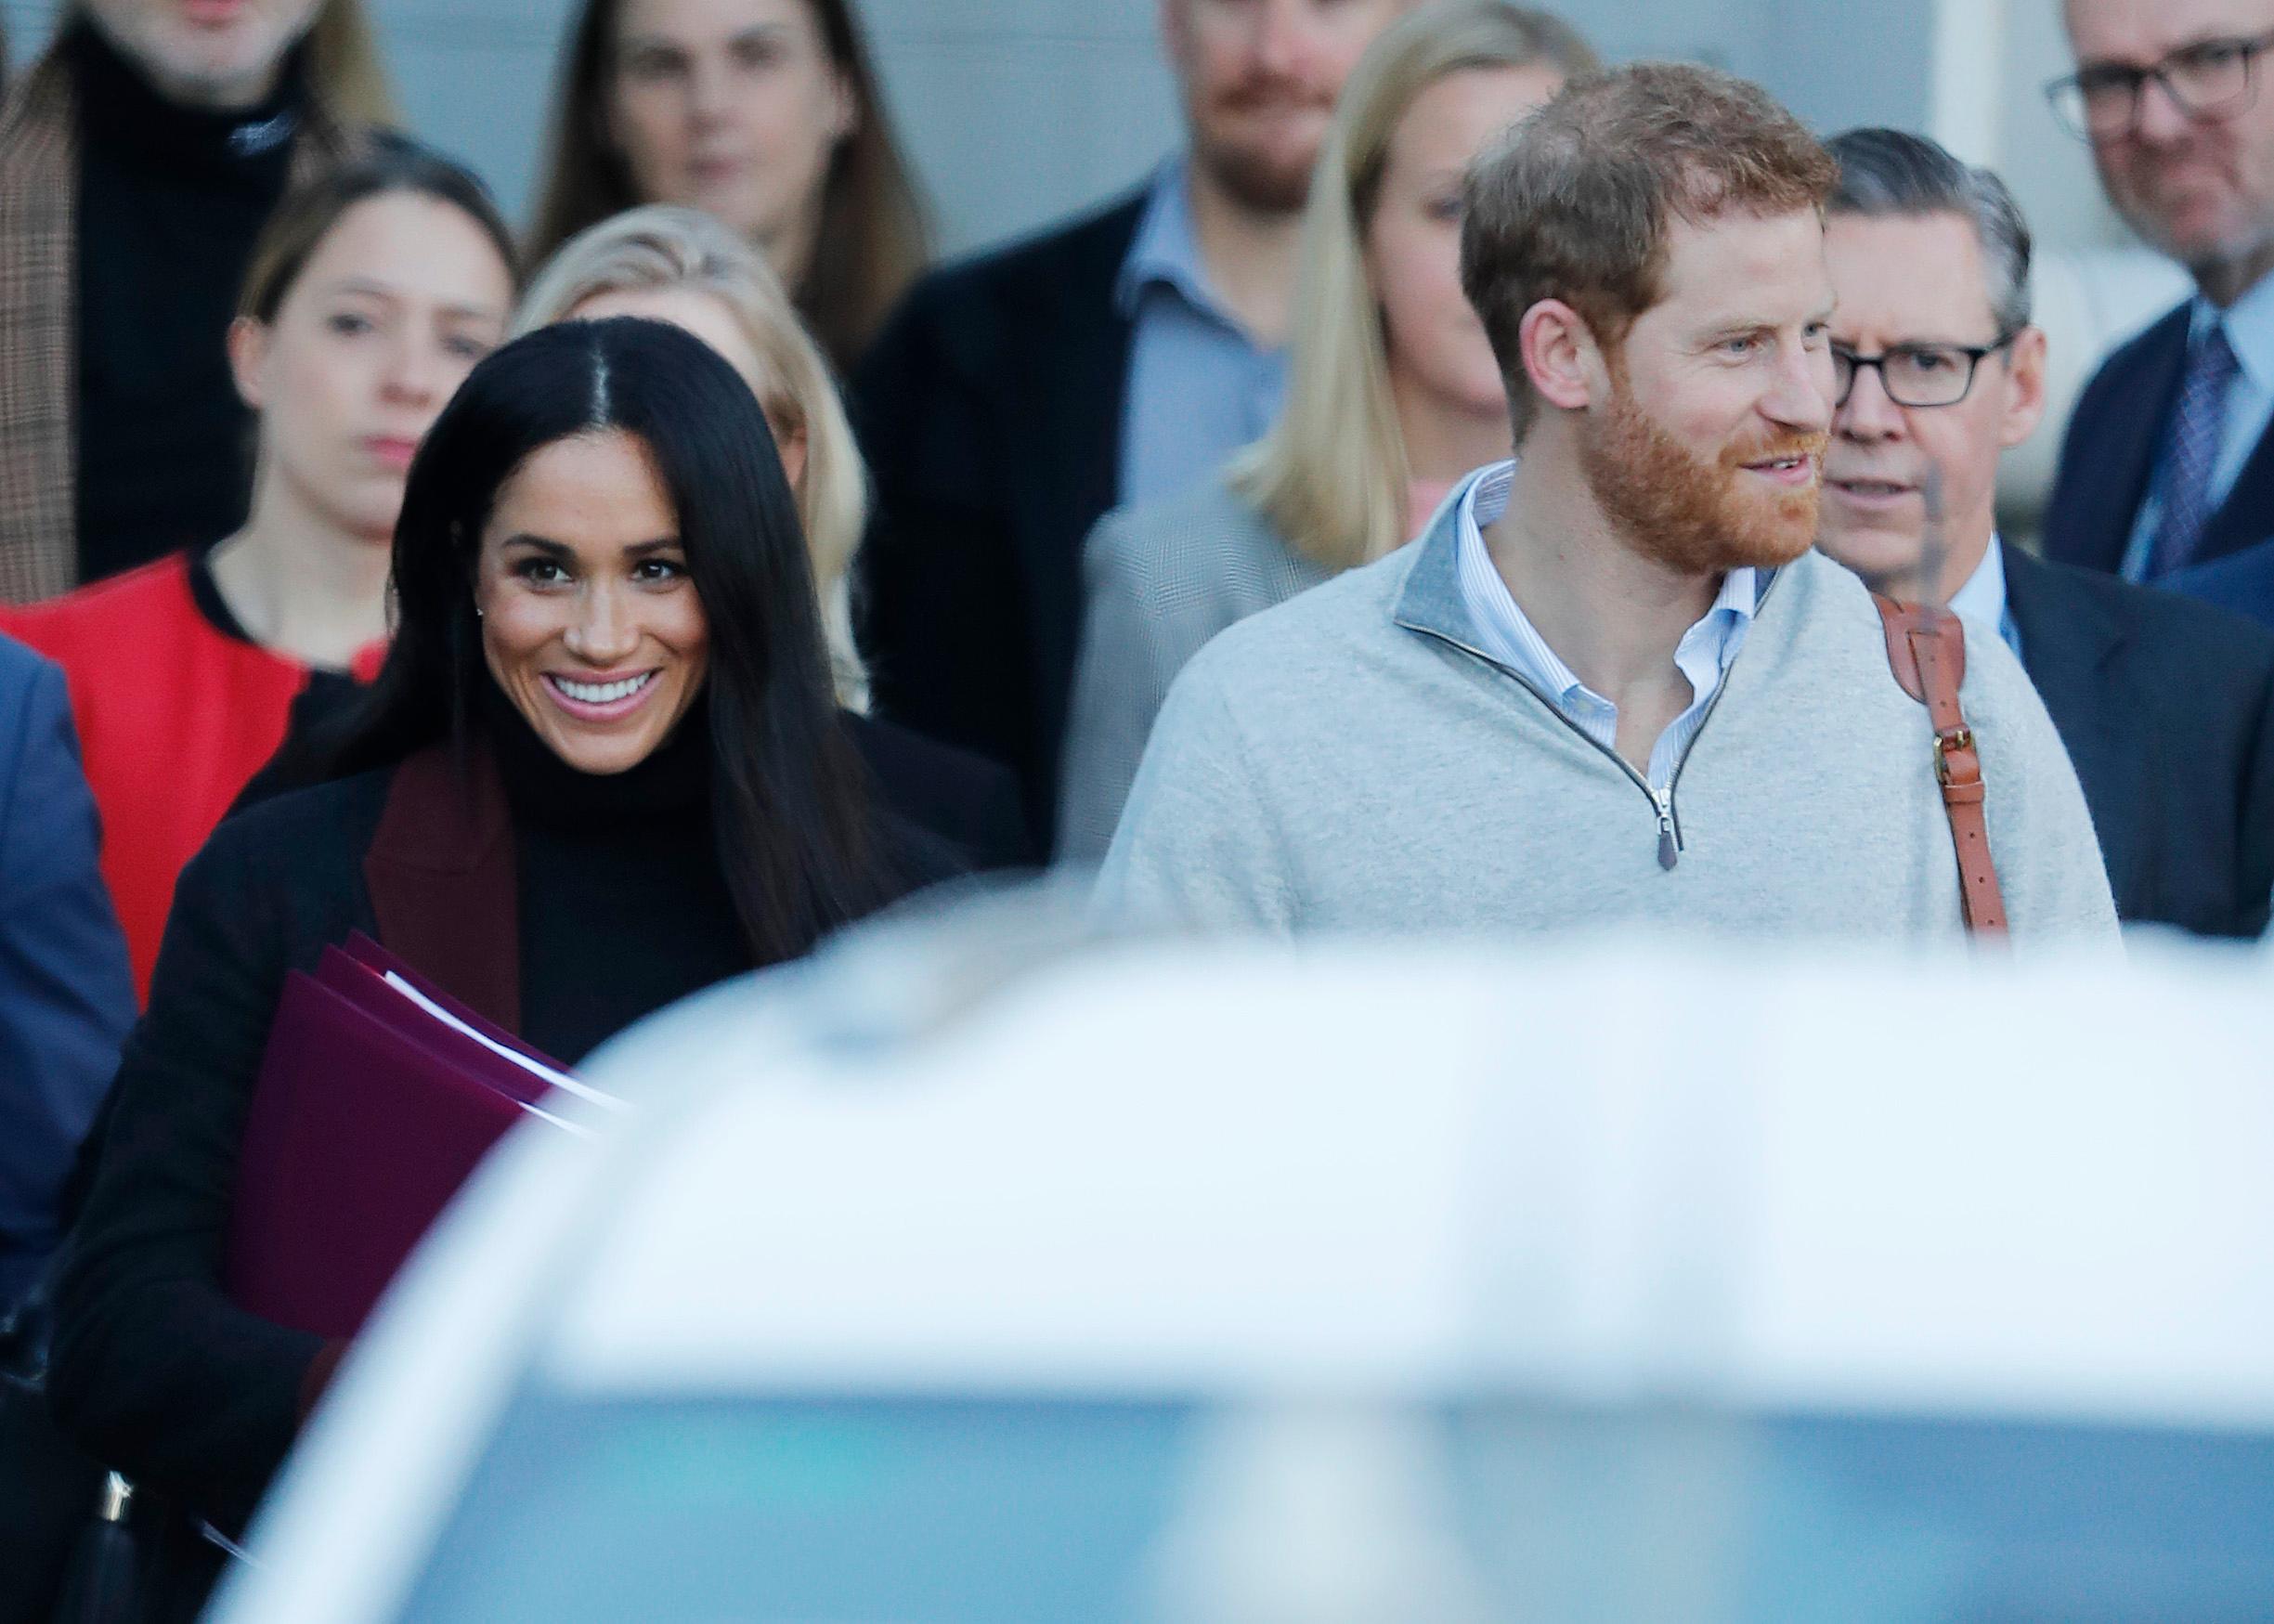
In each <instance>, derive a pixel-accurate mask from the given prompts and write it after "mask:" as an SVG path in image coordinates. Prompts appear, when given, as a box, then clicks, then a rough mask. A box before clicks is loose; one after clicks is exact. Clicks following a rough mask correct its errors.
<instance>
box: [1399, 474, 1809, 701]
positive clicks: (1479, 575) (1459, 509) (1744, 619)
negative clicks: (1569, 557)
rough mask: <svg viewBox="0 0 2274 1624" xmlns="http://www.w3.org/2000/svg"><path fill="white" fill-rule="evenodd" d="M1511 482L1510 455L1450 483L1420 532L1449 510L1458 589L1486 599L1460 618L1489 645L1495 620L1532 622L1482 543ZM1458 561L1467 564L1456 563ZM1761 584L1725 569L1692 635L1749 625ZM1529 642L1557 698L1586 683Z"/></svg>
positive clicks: (1752, 573) (1434, 528)
mask: <svg viewBox="0 0 2274 1624" xmlns="http://www.w3.org/2000/svg"><path fill="white" fill-rule="evenodd" d="M1515 480H1516V464H1515V461H1514V459H1513V458H1512V459H1510V460H1509V461H1505V462H1495V463H1492V464H1490V465H1489V466H1488V467H1485V468H1482V469H1479V470H1478V471H1477V472H1476V473H1475V474H1471V475H1470V476H1469V477H1468V478H1467V479H1465V480H1463V481H1462V483H1461V484H1460V485H1458V486H1456V487H1454V490H1453V494H1452V495H1450V496H1449V497H1448V498H1447V499H1446V505H1445V506H1444V507H1442V508H1440V509H1439V510H1438V515H1437V517H1436V519H1434V520H1432V521H1431V523H1430V526H1429V529H1428V530H1427V531H1425V532H1424V534H1425V535H1428V534H1434V533H1436V532H1438V530H1439V528H1440V526H1442V525H1443V523H1444V520H1445V516H1446V514H1447V513H1448V512H1449V513H1450V514H1451V518H1452V534H1453V546H1454V549H1455V551H1456V552H1457V554H1458V555H1459V556H1458V558H1457V561H1456V573H1457V576H1458V578H1459V580H1460V582H1461V586H1462V591H1464V592H1476V593H1482V594H1485V595H1486V598H1487V602H1486V604H1481V605H1473V606H1472V607H1471V609H1470V613H1469V614H1468V615H1467V616H1466V617H1465V618H1466V619H1467V620H1468V622H1469V628H1470V631H1471V634H1472V636H1476V635H1477V634H1479V633H1482V634H1483V639H1482V640H1483V641H1488V642H1490V643H1499V642H1501V641H1503V640H1501V639H1500V638H1497V637H1493V636H1491V633H1490V630H1489V628H1490V627H1491V626H1492V625H1493V624H1494V623H1495V622H1500V623H1508V622H1514V623H1516V624H1520V625H1523V626H1527V627H1528V626H1530V624H1531V621H1530V619H1529V617H1527V616H1526V615H1525V613H1524V609H1523V606H1522V605H1521V604H1518V603H1517V602H1516V600H1515V596H1514V593H1512V592H1510V591H1509V590H1508V583H1507V582H1506V581H1505V580H1503V579H1502V578H1501V572H1500V570H1499V569H1498V567H1496V566H1495V565H1493V564H1492V562H1491V558H1490V554H1489V552H1488V549H1487V548H1486V546H1485V527H1486V526H1488V525H1491V524H1493V523H1495V522H1496V521H1498V520H1499V518H1500V517H1501V514H1503V513H1506V512H1507V511H1508V498H1509V493H1510V492H1511V491H1512V490H1513V489H1514V486H1515ZM1463 564H1465V565H1466V567H1461V565H1463ZM1766 584H1767V575H1766V572H1764V571H1761V570H1758V569H1753V568H1749V567H1748V568H1744V569H1733V570H1729V571H1726V572H1724V573H1723V575H1722V587H1721V591H1718V592H1716V593H1714V595H1713V603H1712V604H1711V605H1710V606H1709V608H1708V609H1707V610H1706V613H1705V614H1704V615H1703V616H1702V617H1700V618H1699V620H1698V622H1697V626H1696V627H1693V628H1692V629H1691V631H1692V633H1695V632H1696V630H1697V628H1698V627H1704V628H1708V629H1710V630H1719V631H1720V632H1721V633H1722V634H1723V636H1724V637H1725V636H1726V634H1727V633H1728V632H1729V631H1731V630H1734V629H1735V628H1736V627H1738V626H1740V625H1745V624H1748V623H1749V622H1750V621H1751V620H1752V618H1753V616H1754V615H1755V613H1756V612H1757V611H1758V610H1759V609H1760V607H1761V591H1762V589H1763V587H1764V586H1766ZM1534 640H1535V641H1537V642H1539V647H1538V648H1537V649H1536V650H1535V651H1533V652H1534V654H1535V655H1536V656H1540V663H1541V664H1543V665H1544V666H1545V668H1546V669H1544V670H1543V671H1542V672H1541V673H1540V674H1541V675H1542V676H1544V677H1546V678H1547V679H1548V680H1549V685H1550V686H1552V687H1553V688H1554V689H1555V690H1556V693H1557V695H1558V696H1559V697H1563V698H1568V697H1570V695H1572V694H1573V693H1574V692H1576V691H1579V690H1580V689H1582V688H1583V687H1584V686H1585V684H1583V683H1582V682H1580V681H1579V678H1578V677H1577V676H1576V675H1574V674H1573V672H1572V670H1571V668H1570V667H1568V666H1566V665H1565V664H1564V662H1563V660H1562V658H1561V657H1560V656H1557V655H1556V653H1555V651H1554V650H1553V649H1551V648H1549V647H1548V645H1547V643H1545V641H1544V640H1540V639H1539V638H1538V634H1537V633H1534ZM1683 642H1684V643H1689V642H1690V638H1689V637H1688V636H1685V637H1684V639H1683ZM1495 657H1500V658H1502V659H1503V661H1505V651H1501V653H1499V654H1496V656H1495Z"/></svg>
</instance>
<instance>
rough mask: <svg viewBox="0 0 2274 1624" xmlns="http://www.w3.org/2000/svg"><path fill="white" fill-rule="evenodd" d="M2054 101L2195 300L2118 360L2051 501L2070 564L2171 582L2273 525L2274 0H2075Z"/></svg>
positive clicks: (2090, 393) (2070, 446)
mask: <svg viewBox="0 0 2274 1624" xmlns="http://www.w3.org/2000/svg"><path fill="white" fill-rule="evenodd" d="M2065 16H2066V18H2067V20H2068V29H2069V41H2070V45H2071V47H2072V48H2073V51H2074V52H2075V57H2076V71H2075V73H2074V74H2073V75H2072V76H2071V77H2069V78H2067V79H2064V80H2061V81H2060V82H2059V83H2058V84H2055V85H2053V86H2052V97H2053V103H2054V109H2055V110H2056V111H2057V112H2059V113H2060V116H2061V118H2062V119H2063V121H2064V122H2065V123H2067V124H2068V125H2069V127H2070V128H2071V129H2072V130H2073V131H2074V132H2075V133H2076V134H2078V135H2079V136H2083V137H2084V138H2085V139H2086V140H2087V141H2088V142H2089V143H2090V144H2091V147H2092V155H2093V162H2094V164H2095V166H2096V167H2097V168H2098V169H2099V175H2100V183H2101V186H2102V188H2104V189H2105V190H2106V191H2107V193H2108V198H2109V201H2110V202H2112V203H2113V204H2114V205H2115V207H2116V210H2117V212H2118V213H2119V214H2122V215H2124V217H2125V220H2126V221H2128V222H2129V223H2130V224H2131V226H2132V227H2133V229H2134V230H2136V231H2138V233H2139V235H2140V236H2141V237H2142V238H2143V239H2144V240H2146V241H2147V242H2148V243H2149V244H2150V245H2151V246H2152V247H2154V248H2156V249H2157V250H2159V251H2160V252H2162V253H2167V254H2169V255H2170V256H2171V257H2172V258H2174V259H2176V260H2177V261H2178V262H2179V263H2180V264H2181V265H2183V266H2186V267H2187V269H2188V271H2189V274H2190V275H2191V276H2192V277H2193V278H2194V279H2195V286H2196V293H2195V296H2194V297H2193V298H2191V299H2190V300H2189V301H2188V302H2187V303H2186V304H2184V305H2180V306H2179V307H2178V308H2177V310H2174V311H2172V312H2171V313H2170V314H2169V315H2167V316H2165V317H2164V318H2163V319H2161V320H2160V321H2158V322H2156V323H2155V324H2154V325H2153V326H2152V327H2151V328H2149V329H2148V331H2146V332H2144V333H2142V334H2141V335H2140V336H2139V337H2138V338H2136V339H2134V340H2133V341H2132V342H2131V343H2129V344H2125V345H2124V346H2123V347H2122V348H2120V349H2118V350H2117V351H2116V352H2115V353H2114V354H2113V355H2112V356H2111V357H2109V358H2108V359H2107V361H2105V362H2104V363H2102V365H2101V367H2100V370H2099V371H2098V372H2097V373H2095V374H2094V376H2093V379H2092V381H2091V382H2090V383H2088V384H2086V388H2085V392H2084V394H2083V396H2080V397H2079V399H2078V401H2077V405H2076V409H2075V411H2074V412H2073V414H2072V415H2071V417H2070V420H2069V433H2068V438H2067V439H2066V440H2065V441H2064V442H2063V444H2062V447H2061V457H2060V474H2059V476H2058V478H2057V479H2056V480H2055V483H2054V487H2053V495H2052V500H2051V501H2050V503H2049V504H2048V505H2047V510H2046V521H2045V535H2046V550H2047V552H2048V553H2049V554H2050V555H2051V556H2052V557H2055V558H2059V559H2063V560H2066V561H2068V562H2070V563H2073V564H2079V565H2086V567H2088V568H2092V569H2098V570H2105V571H2110V572H2112V573H2116V574H2121V575H2122V576H2124V577H2125V578H2126V579H2127V580H2138V581H2146V580H2161V579H2162V578H2164V577H2165V576H2167V575H2170V574H2171V573H2173V572H2174V571H2176V570H2179V569H2183V568H2185V567H2187V566H2188V565H2191V564H2200V563H2203V562H2205V561H2207V560H2211V559H2217V558H2224V557H2227V556H2228V555H2229V554H2231V553H2235V552H2242V550H2243V549H2245V548H2247V547H2250V546H2252V545H2254V544H2255V543H2256V542H2259V541H2262V540H2265V539H2267V538H2268V537H2269V536H2274V435H2269V434H2268V424H2269V422H2270V421H2274V278H2270V277H2268V275H2267V272H2268V270H2269V269H2274V96H2269V95H2268V94H2267V90H2266V86H2265V84H2263V83H2262V81H2263V80H2264V78H2265V76H2266V74H2267V72H2268V59H2267V52H2268V49H2269V48H2274V4H2268V0H2241V3H2240V4H2238V3H2237V0H2068V3H2067V5H2066V6H2065Z"/></svg>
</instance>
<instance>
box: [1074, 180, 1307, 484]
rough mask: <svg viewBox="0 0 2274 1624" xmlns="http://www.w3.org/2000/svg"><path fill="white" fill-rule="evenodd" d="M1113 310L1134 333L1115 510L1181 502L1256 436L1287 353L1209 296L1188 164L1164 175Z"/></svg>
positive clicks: (1274, 407)
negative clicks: (1184, 494) (1169, 499)
mask: <svg viewBox="0 0 2274 1624" xmlns="http://www.w3.org/2000/svg"><path fill="white" fill-rule="evenodd" d="M1114 299H1115V301H1116V302H1117V303H1118V304H1119V305H1120V306H1121V310H1122V314H1123V315H1124V316H1126V317H1127V318H1129V320H1130V323H1131V327H1132V330H1133V331H1132V333H1131V336H1130V347H1129V381H1128V385H1127V388H1126V390H1125V392H1124V395H1123V396H1122V437H1121V487H1120V491H1119V493H1118V500H1119V504H1120V505H1121V506H1123V507H1131V506H1135V505H1137V504H1140V503H1144V502H1150V501H1157V500H1160V499H1162V498H1163V497H1170V496H1176V495H1178V494H1180V493H1182V492H1184V491H1186V490H1188V489H1189V488H1191V487H1193V486H1195V485H1197V484H1199V483H1200V482H1201V481H1202V480H1203V479H1205V478H1207V477H1209V476H1210V475H1211V474H1215V472H1216V470H1217V469H1219V468H1221V467H1222V466H1223V465H1224V462H1225V460H1226V459H1227V458H1228V457H1230V455H1231V454H1232V453H1233V452H1234V451H1237V450H1239V449H1240V448H1241V447H1242V446H1246V445H1250V444H1253V443H1254V441H1256V440H1259V439H1261V438H1262V437H1263V435H1264V432H1265V431H1266V430H1267V429H1268V428H1269V427H1270V426H1271V424H1272V422H1273V421H1274V420H1276V419H1277V418H1278V416H1279V413H1280V401H1281V400H1282V399H1283V398H1284V397H1285V396H1286V392H1287V352H1286V351H1285V350H1283V349H1266V348H1264V347H1263V346H1262V345H1260V344H1257V343H1256V342H1255V340H1254V338H1253V337H1252V336H1250V334H1249V333H1248V331H1246V329H1244V328H1242V327H1241V325H1240V323H1239V322H1238V321H1237V320H1236V319H1235V318H1233V317H1232V316H1231V314H1230V313H1229V312H1228V310H1226V309H1225V307H1224V304H1223V301H1222V300H1221V299H1219V298H1218V297H1217V296H1216V292H1215V289H1214V288H1213V287H1211V286H1210V285H1209V281H1208V268H1207V266H1205V265H1204V264H1202V260H1201V252H1200V239H1199V237H1198V236H1197V234H1196V233H1195V231H1194V229H1193V225H1192V192H1191V186H1190V182H1189V173H1188V170H1187V165H1186V161H1185V160H1184V159H1182V158H1176V159H1172V160H1170V161H1169V162H1166V163H1164V164H1163V165H1162V166H1161V170H1160V173H1159V174H1158V175H1156V176H1155V178H1154V180H1153V186H1152V194H1151V196H1150V198H1149V199H1148V200H1147V201H1146V204H1145V213H1144V214H1143V216H1142V217H1141V218H1140V219H1139V220H1138V222H1137V236H1136V237H1135V238H1134V239H1133V240H1131V242H1130V244H1129V256H1128V258H1127V259H1125V260H1124V261H1123V262H1122V269H1121V277H1120V279H1119V281H1118V282H1117V284H1116V285H1115V288H1114Z"/></svg>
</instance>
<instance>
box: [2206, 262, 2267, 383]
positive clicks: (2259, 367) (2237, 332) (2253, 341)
mask: <svg viewBox="0 0 2274 1624" xmlns="http://www.w3.org/2000/svg"><path fill="white" fill-rule="evenodd" d="M2215 321H2216V322H2219V323H2221V325H2223V326H2224V327H2225V328H2226V329H2227V342H2228V344H2230V345H2232V346H2233V348H2234V355H2235V360H2236V361H2237V362H2238V363H2239V364H2240V365H2241V367H2242V375H2243V376H2244V377H2246V378H2248V379H2249V380H2250V381H2251V383H2252V385H2253V386H2254V387H2255V388H2257V389H2261V390H2264V391H2265V392H2267V393H2268V394H2270V395H2274V274H2270V275H2268V276H2263V277H2260V278H2259V279H2257V280H2256V281H2255V282H2254V283H2252V284H2251V286H2250V288H2249V290H2248V291H2247V292H2244V293H2243V295H2242V297H2241V298H2240V299H2237V300H2236V301H2235V302H2234V303H2233V304H2232V305H2229V306H2228V307H2227V308H2226V309H2225V310H2224V311H2222V310H2220V309H2219V307H2218V306H2217V305H2214V304H2212V303H2211V301H2210V300H2208V299H2206V298H2204V297H2203V295H2202V294H2200V293H2198V294H2197V295H2196V296H2195V299H2194V302H2193V304H2192V305H2190V308H2189V310H2188V327H2187V334H2188V342H2189V343H2190V344H2193V343H2194V342H2195V341H2196V340H2198V339H2200V338H2202V337H2203V334H2204V332H2205V331H2208V330H2209V329H2210V327H2211V324H2212V323H2213V322H2215Z"/></svg>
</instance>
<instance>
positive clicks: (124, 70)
mask: <svg viewBox="0 0 2274 1624" xmlns="http://www.w3.org/2000/svg"><path fill="white" fill-rule="evenodd" d="M63 48H64V50H65V51H66V53H67V54H68V57H69V59H70V62H71V73H72V77H73V80H74V83H75V84H76V87H77V97H78V103H79V110H80V111H79V138H80V158H79V244H78V253H79V264H78V331H77V344H78V400H77V434H78V450H79V474H78V537H79V578H80V579H81V580H93V579H95V578H98V577H101V576H106V575H111V574H115V573H116V572H117V571H119V570H122V569H127V568H131V567H132V566H134V565H137V564H146V563H148V562H149V560H151V559H153V558H157V557H160V556H162V555H163V554H165V553H167V552H174V551H175V550H176V549H177V548H181V547H184V546H189V545H196V544H202V543H206V542H211V541H214V540H217V539H220V538H221V537H223V536H226V535H227V534H228V533H229V532H230V531H232V530H234V529H236V528H237V527H238V526H240V525H241V524H242V523H243V522H244V517H245V508H246V502H247V497H248V493H249V487H250V478H249V470H250V466H251V455H250V450H251V434H252V426H251V425H252V416H251V414H250V413H249V412H248V411H247V410H246V409H245V407H244V404H243V402H241V401H240V400H239V399H238V397H237V389H236V386H235V384H234V383H232V382H231V380H230V377H229V368H228V355H227V348H226V342H227V331H228V325H229V318H230V317H231V316H232V315H234V314H235V312H236V308H237V298H238V293H239V291H240V285H241V284H242V282H243V280H244V275H245V266H246V262H247V261H248V260H249V259H250V258H251V256H252V253H253V239H254V238H255V237H257V236H258V235H259V233H260V229H261V227H262V226H263V225H264V224H266V221H267V219H268V216H269V214H270V213H271V212H272V211H274V209H275V208H276V205H277V201H278V200H279V198H281V197H282V196H283V194H284V186H285V182H286V180H287V178H288V172H289V170H290V167H291V163H292V136H293V134H294V133H295V131H296V130H297V129H298V127H299V123H300V116H301V110H302V107H303V105H304V99H305V97H304V90H303V77H302V74H301V72H300V71H299V69H298V64H297V53H295V57H294V59H293V60H292V61H290V62H288V64H287V67H286V69H285V71H284V73H283V74H282V76H281V78H280V79H279V83H278V86H277V89H276V91H275V92H274V93H273V94H272V95H271V96H270V97H268V99H267V100H266V101H265V102H263V103H262V104H261V105H260V106H258V107H253V108H246V109H239V110H233V111H226V112H225V111H217V110H209V109H203V108H194V107H181V106H177V105H176V104H175V103H174V102H171V101H168V100H167V99H165V97H162V96H161V95H159V93H158V92H157V91H156V90H155V89H153V88H152V87H151V85H150V84H149V81H147V80H146V79H144V78H143V77H142V75H141V73H140V72H139V71H136V68H135V67H134V65H133V64H132V63H130V62H129V61H127V60H126V58H123V57H122V56H121V55H120V54H119V53H118V52H117V51H116V50H115V49H114V48H112V46H111V45H110V42H108V41H107V40H105V39H104V38H103V37H102V36H101V34H99V33H98V32H97V31H96V30H95V29H94V28H93V27H92V26H90V25H89V24H88V23H86V22H84V21H81V22H79V23H77V24H75V25H73V27H72V28H71V32H70V33H69V35H68V36H67V38H66V40H65V42H64V47H63Z"/></svg>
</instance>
